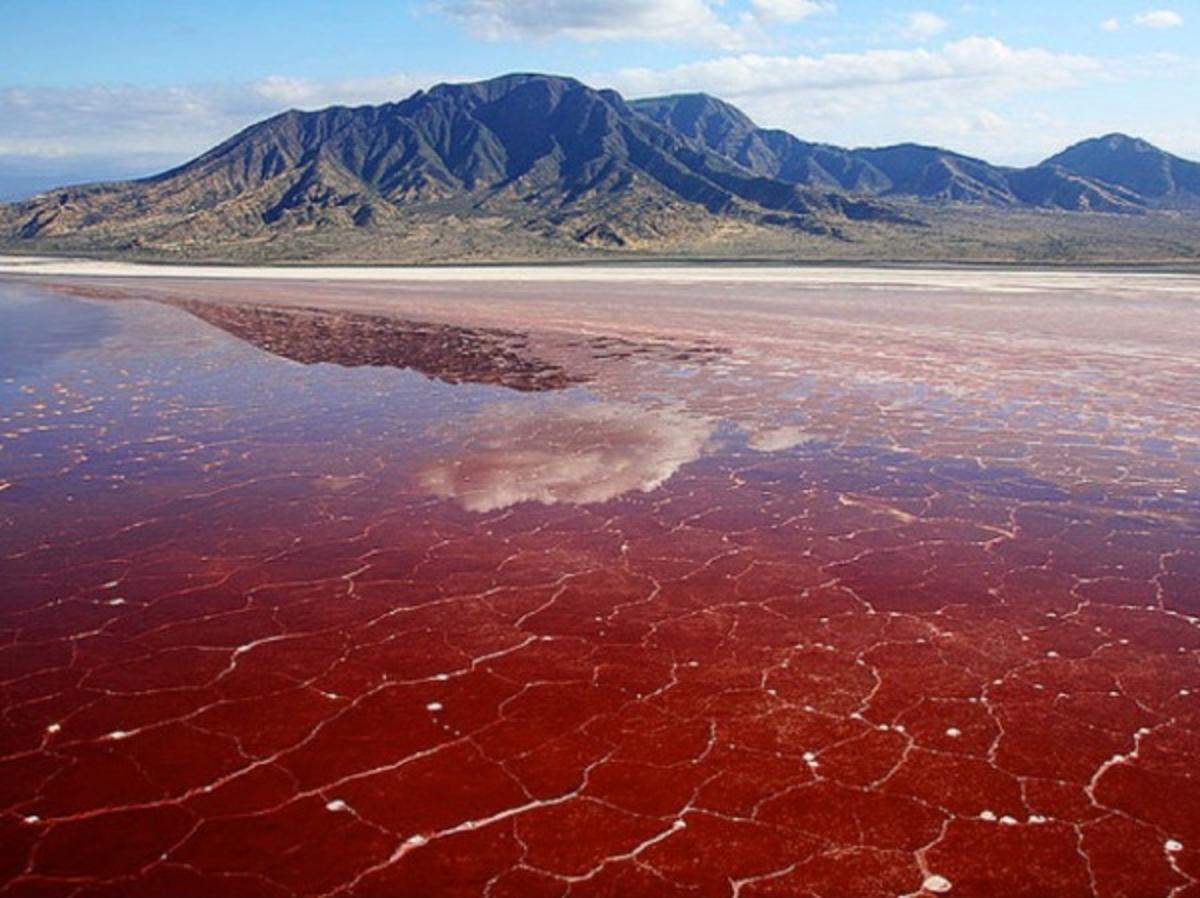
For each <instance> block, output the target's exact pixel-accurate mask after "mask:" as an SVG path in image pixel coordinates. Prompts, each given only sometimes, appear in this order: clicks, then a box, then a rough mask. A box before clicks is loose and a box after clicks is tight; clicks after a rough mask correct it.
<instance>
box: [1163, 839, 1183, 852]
mask: <svg viewBox="0 0 1200 898" xmlns="http://www.w3.org/2000/svg"><path fill="white" fill-rule="evenodd" d="M1163 848H1165V849H1166V850H1167V851H1169V852H1171V853H1172V854H1174V853H1175V852H1177V851H1183V843H1182V842H1180V841H1178V840H1176V839H1167V841H1166V842H1164V843H1163Z"/></svg>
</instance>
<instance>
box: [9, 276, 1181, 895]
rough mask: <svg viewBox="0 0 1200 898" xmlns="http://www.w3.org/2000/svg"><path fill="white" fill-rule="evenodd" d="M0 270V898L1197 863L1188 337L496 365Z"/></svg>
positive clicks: (1105, 889) (1156, 888)
mask: <svg viewBox="0 0 1200 898" xmlns="http://www.w3.org/2000/svg"><path fill="white" fill-rule="evenodd" d="M0 289H3V290H4V293H3V294H2V295H0V308H2V309H3V310H5V311H6V312H7V313H8V314H9V316H10V318H9V322H10V324H11V323H12V322H13V321H24V322H25V323H26V325H27V326H26V327H25V330H24V331H23V333H24V334H25V336H24V337H22V340H23V341H24V342H23V344H22V345H23V347H24V350H23V352H22V353H21V354H17V353H15V352H10V353H9V355H8V356H7V357H8V358H9V359H15V361H13V362H11V363H10V366H9V368H7V369H5V370H4V371H3V383H0V447H2V448H0V525H2V527H3V529H2V530H0V565H2V567H3V577H2V579H0V679H2V680H3V692H2V693H0V695H2V701H3V729H2V735H0V740H2V741H0V755H2V756H3V760H2V761H0V809H2V811H3V815H2V816H0V882H3V884H4V885H3V888H2V890H0V894H4V895H55V896H59V895H80V896H83V895H87V896H100V895H104V896H142V895H147V896H172V898H185V896H221V895H248V896H276V895H279V896H292V895H306V896H307V895H314V896H315V895H359V896H413V898H436V896H458V895H463V896H471V895H490V896H496V898H500V896H520V898H534V896H541V895H553V896H562V895H571V896H581V895H611V896H623V898H637V896H676V895H688V896H700V898H705V896H730V895H737V896H741V898H751V896H824V898H835V896H848V898H849V896H855V898H857V896H873V895H887V896H896V895H917V894H938V893H944V894H949V895H956V896H957V895H962V896H1031V898H1052V896H1114V898H1115V896H1129V898H1134V896H1160V895H1161V896H1166V895H1174V896H1179V898H1182V896H1191V898H1195V896H1197V895H1200V885H1198V882H1200V774H1198V770H1200V763H1198V761H1200V493H1198V492H1197V468H1198V466H1200V426H1198V420H1200V419H1198V418H1197V416H1196V408H1195V405H1194V403H1195V392H1194V390H1195V388H1196V379H1195V375H1196V370H1197V368H1196V364H1195V360H1194V359H1186V358H1185V359H1182V360H1181V359H1180V358H1178V357H1173V358H1149V357H1146V356H1136V355H1131V354H1128V353H1126V354H1124V355H1122V354H1117V353H1112V354H1103V353H1095V352H1093V353H1091V354H1088V353H1083V352H1074V353H1072V351H1071V350H1070V349H1069V348H1067V347H1058V348H1057V349H1053V348H1045V349H1044V355H1037V354H1034V353H1029V354H1027V355H1026V356H1025V357H1024V358H1021V359H1016V358H1009V359H1008V360H1007V361H1006V359H1005V357H1004V354H1003V353H1002V352H999V351H998V352H997V353H996V354H995V356H994V357H986V356H985V355H983V354H979V353H977V354H976V355H975V357H974V359H963V360H961V361H962V364H963V369H962V370H963V371H964V372H967V371H969V372H970V374H969V376H970V377H972V378H974V380H973V381H972V382H970V383H965V382H964V381H963V378H965V377H966V376H967V375H965V374H964V375H963V377H962V378H959V382H958V383H957V384H947V383H945V382H939V377H942V378H945V377H946V370H947V369H946V368H945V367H942V368H941V369H940V370H941V374H940V375H939V373H938V371H937V370H934V368H930V367H928V366H927V362H926V361H925V360H923V357H922V355H921V353H920V351H918V350H916V349H914V348H913V347H914V346H919V345H920V344H921V343H922V341H923V340H927V339H928V337H925V336H921V335H917V336H915V337H911V338H910V339H909V342H903V341H900V340H897V342H893V343H891V344H890V345H889V347H888V349H889V353H890V355H889V357H888V358H887V359H886V364H887V365H888V366H890V368H889V370H890V371H891V376H889V377H882V376H879V373H878V371H875V372H874V373H873V374H872V376H870V377H863V378H861V379H859V380H855V379H853V378H851V377H848V376H847V372H848V371H849V370H851V369H852V367H853V360H854V358H855V357H856V355H855V354H856V353H861V354H862V355H864V356H867V355H872V356H874V355H875V353H876V350H875V349H874V348H872V346H871V344H870V343H869V341H867V342H863V341H855V340H853V339H851V338H850V337H847V349H846V352H845V354H844V355H843V356H841V357H840V358H838V359H836V360H833V358H832V356H830V357H828V359H827V361H826V362H825V363H824V364H822V363H821V361H820V360H815V361H814V360H803V359H791V360H790V361H789V364H787V365H775V367H774V368H772V369H768V368H767V367H764V365H763V364H762V363H761V360H760V359H756V357H755V356H754V355H753V354H752V353H751V354H749V355H747V356H745V357H746V358H750V359H752V360H755V361H754V364H747V365H746V366H745V370H744V371H739V367H738V366H739V364H740V363H741V359H742V358H743V356H740V355H739V350H738V349H737V348H736V347H735V348H734V349H733V353H732V355H731V357H730V358H729V359H727V360H722V359H721V358H704V359H700V360H696V359H690V360H689V359H686V358H683V359H679V360H676V361H674V362H673V361H672V360H671V359H670V357H669V356H664V355H663V354H661V353H660V354H659V355H660V357H657V358H656V359H654V360H653V361H651V362H647V363H645V364H643V365H641V366H636V367H633V368H621V364H622V363H623V362H624V361H625V360H624V359H618V360H616V361H615V362H614V363H613V369H612V371H613V372H614V373H612V374H611V375H608V376H607V379H606V378H605V377H601V376H599V375H596V372H595V371H592V372H590V373H591V374H592V375H594V376H596V378H597V379H596V381H595V383H594V384H593V386H592V387H591V388H580V387H574V388H570V389H567V390H555V391H549V392H545V393H517V392H514V391H512V390H507V389H505V388H504V387H502V386H490V385H468V384H458V385H452V384H447V383H442V382H440V381H438V380H430V379H427V378H425V377H423V376H422V375H420V374H416V373H413V372H411V371H397V370H394V369H388V368H355V369H345V368H341V367H337V366H333V365H317V366H304V365H299V364H296V363H293V362H289V361H286V360H284V359H281V358H277V357H274V356H271V355H268V354H266V353H263V352H261V351H259V350H258V349H255V348H253V347H252V346H251V345H248V344H247V343H243V342H239V341H238V340H236V339H234V338H232V337H230V336H228V335H227V334H225V333H223V332H221V331H219V330H217V329H215V328H212V327H210V326H208V325H206V324H204V323H202V322H200V321H198V320H196V319H195V318H192V317H190V316H188V315H186V314H185V313H183V312H180V311H178V310H176V309H169V308H165V307H162V306H158V305H152V304H143V303H120V304H103V303H90V302H89V303H85V302H80V301H77V300H66V299H49V298H41V299H38V298H36V294H34V293H32V292H31V291H30V290H29V289H27V288H18V287H14V286H11V285H9V286H5V287H3V288H0ZM30 322H33V323H34V324H36V326H28V325H30ZM48 322H49V324H48ZM79 322H86V323H87V325H88V326H87V327H86V328H82V331H83V333H81V329H80V327H74V326H72V323H75V324H78V323H79ZM9 332H10V333H14V332H15V330H14V329H13V328H12V327H10V328H9ZM39 334H40V335H41V336H40V337H39V336H37V335H39ZM30 335H33V336H30ZM88 335H92V336H88ZM242 336H246V335H245V334H242ZM39 339H40V340H41V341H42V343H43V344H44V345H43V346H41V347H38V346H37V341H38V340H39ZM864 339H865V338H864ZM31 346H33V347H34V348H39V349H41V350H42V351H30V347H31ZM8 348H9V349H10V350H11V349H12V348H13V347H12V346H10V347H8ZM759 351H760V352H761V351H762V350H761V347H760V349H759ZM934 351H937V352H945V351H946V350H945V349H944V347H943V348H940V349H937V350H934V349H930V352H934ZM293 357H294V356H293ZM556 361H557V360H556ZM834 361H836V364H835V363H834ZM597 364H600V363H597ZM605 364H607V363H605ZM863 365H864V366H865V365H866V363H865V362H864V363H863ZM1052 366H1056V368H1057V371H1058V375H1057V376H1056V377H1054V378H1048V377H1046V373H1047V371H1050V370H1051V368H1052ZM602 367H603V366H602ZM935 367H936V366H935ZM863 370H866V369H865V367H864V368H863ZM622 372H624V373H622ZM601 374H603V371H601ZM460 379H461V378H460ZM956 386H957V387H958V389H954V387H956Z"/></svg>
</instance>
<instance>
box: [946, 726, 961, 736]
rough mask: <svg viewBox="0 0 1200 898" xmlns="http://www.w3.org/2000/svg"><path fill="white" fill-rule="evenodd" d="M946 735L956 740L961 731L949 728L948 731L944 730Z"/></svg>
mask: <svg viewBox="0 0 1200 898" xmlns="http://www.w3.org/2000/svg"><path fill="white" fill-rule="evenodd" d="M946 735H947V736H949V737H950V738H951V739H957V738H958V737H959V736H961V735H962V730H960V729H959V728H958V727H950V728H949V729H948V730H946Z"/></svg>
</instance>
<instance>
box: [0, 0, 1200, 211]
mask: <svg viewBox="0 0 1200 898" xmlns="http://www.w3.org/2000/svg"><path fill="white" fill-rule="evenodd" d="M1165 2H1166V4H1167V5H1159V4H1157V3H1155V2H1154V0H1150V2H1124V0H1111V2H1109V0H1091V2H1055V3H1022V2H1006V3H1003V4H1001V3H997V2H975V0H972V2H961V0H958V2H936V0H914V2H912V3H904V2H876V3H867V2H855V0H608V2H603V3H599V2H585V0H413V2H395V0H393V2H380V0H370V2H352V0H346V2H340V3H339V2H334V0H293V2H288V3H271V2H263V0H241V2H230V0H207V2H204V3H193V4H183V3H180V4H170V5H168V4H162V3H152V2H135V0H106V2H103V3H101V2H97V0H92V2H83V0H56V2H53V3H46V4H34V3H29V2H24V0H0V17H2V19H0V21H2V24H3V27H2V28H0V60H2V62H0V194H7V195H10V196H11V195H13V194H15V193H19V192H22V191H25V190H30V189H35V188H41V187H43V186H50V185H51V184H53V183H55V181H56V180H79V179H86V178H93V177H116V176H124V175H129V174H141V173H147V172H150V171H154V170H157V169H158V168H161V167H163V166H166V165H169V164H174V163H177V162H180V161H183V160H185V159H187V158H189V157H191V156H193V155H195V154H197V153H199V152H200V151H202V150H204V149H205V148H206V147H208V146H210V145H211V144H213V143H215V142H216V141H218V140H220V139H222V138H223V137H225V136H228V134H230V133H232V132H233V131H235V130H237V129H238V128H240V127H243V126H245V125H247V124H249V123H251V122H253V121H255V120H257V119H260V118H262V117H265V116H266V115H270V114H271V113H273V112H276V111H279V110H281V109H284V108H288V107H291V106H298V107H301V108H319V107H321V106H324V105H329V104H331V103H364V102H381V101H384V100H389V99H398V98H400V97H403V96H406V95H408V94H409V93H411V92H412V91H413V90H415V89H418V88H421V87H425V86H428V85H429V84H432V83H435V82H437V81H440V80H465V79H474V78H479V77H488V76H491V75H497V74H501V73H503V72H508V71H514V70H523V71H549V72H557V73H563V74H570V75H575V76H576V77H579V78H582V79H583V80H585V81H587V82H589V83H591V84H594V85H596V86H607V87H615V88H617V89H618V90H620V91H622V92H623V93H625V94H626V95H629V96H641V95H648V94H654V93H667V92H677V91H683V90H705V91H708V92H710V93H714V94H717V95H719V96H721V97H724V98H726V99H728V100H730V101H731V102H734V103H735V104H736V105H738V106H740V107H741V108H743V109H744V110H746V111H747V112H748V113H749V114H750V115H751V116H752V117H753V118H754V119H755V120H756V121H758V122H759V123H760V124H762V125H766V126H772V127H782V128H786V129H788V130H790V131H792V132H794V133H796V134H797V135H799V136H800V137H803V138H806V139H811V140H823V141H829V142H833V143H839V144H845V145H855V146H857V145H866V144H871V145H878V144H886V143H894V142H898V141H903V140H916V141H921V142H925V143H936V144H940V145H944V146H949V147H951V148H953V149H956V150H959V151H962V152H968V153H972V154H975V155H980V156H983V157H985V158H988V159H990V160H992V161H996V162H1003V163H1010V164H1025V163H1030V162H1034V161H1037V160H1038V159H1040V158H1043V157H1044V156H1046V155H1048V154H1050V153H1052V152H1054V151H1056V150H1058V149H1060V148H1062V147H1063V146H1065V145H1067V144H1069V143H1071V142H1073V141H1075V140H1079V139H1082V138H1084V137H1088V136H1093V135H1096V134H1100V133H1105V132H1108V131H1114V130H1120V131H1126V132H1130V133H1134V134H1138V135H1140V136H1144V137H1146V138H1147V139H1149V140H1151V141H1153V142H1155V143H1158V144H1159V145H1161V146H1163V147H1165V148H1167V149H1169V150H1172V151H1174V152H1177V153H1180V154H1182V155H1190V156H1192V157H1194V158H1200V117H1198V116H1197V115H1196V113H1195V110H1196V109H1197V108H1200V51H1198V50H1197V49H1196V47H1197V46H1198V45H1200V40H1198V35H1197V28H1200V0H1187V2H1179V0H1165Z"/></svg>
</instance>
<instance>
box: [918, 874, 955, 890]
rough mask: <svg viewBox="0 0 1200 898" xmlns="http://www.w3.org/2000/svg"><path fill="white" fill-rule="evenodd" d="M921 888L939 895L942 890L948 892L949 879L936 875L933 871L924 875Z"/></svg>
mask: <svg viewBox="0 0 1200 898" xmlns="http://www.w3.org/2000/svg"><path fill="white" fill-rule="evenodd" d="M921 888H923V889H925V891H927V892H934V893H936V894H939V895H940V894H942V893H944V892H949V891H950V889H951V885H950V880H948V879H947V878H946V877H944V876H938V875H937V874H936V873H934V874H932V875H930V876H926V877H925V881H924V882H923V883H921Z"/></svg>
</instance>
